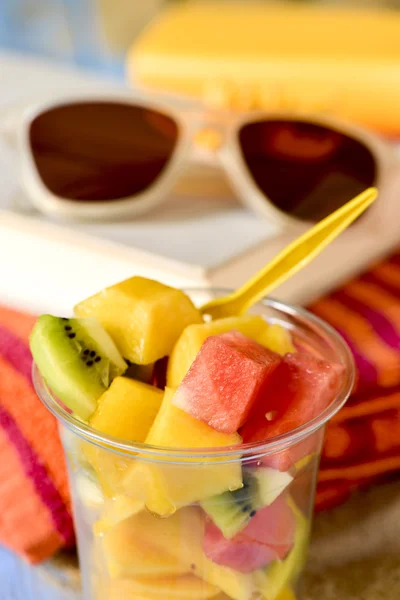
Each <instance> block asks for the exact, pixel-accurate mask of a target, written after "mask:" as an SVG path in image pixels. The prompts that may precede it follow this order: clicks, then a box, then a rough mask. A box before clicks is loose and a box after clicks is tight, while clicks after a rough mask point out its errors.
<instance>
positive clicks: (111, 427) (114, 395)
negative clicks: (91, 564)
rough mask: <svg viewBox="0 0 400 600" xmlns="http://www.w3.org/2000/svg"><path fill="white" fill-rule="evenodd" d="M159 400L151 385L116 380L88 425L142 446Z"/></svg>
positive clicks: (126, 379)
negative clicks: (139, 443) (141, 443)
mask: <svg viewBox="0 0 400 600" xmlns="http://www.w3.org/2000/svg"><path fill="white" fill-rule="evenodd" d="M162 399H163V392H162V391H161V390H159V389H158V388H156V387H154V386H152V385H148V384H146V383H142V382H140V381H135V380H134V379H128V378H127V377H116V378H115V379H114V380H113V382H112V383H111V385H110V387H109V388H108V390H107V391H105V392H104V394H103V395H102V396H100V398H99V400H98V404H97V408H96V410H95V412H94V413H93V415H92V417H91V419H90V421H89V424H90V425H91V426H92V427H93V428H94V429H97V430H98V431H101V432H102V433H107V434H108V435H112V436H114V437H117V438H121V439H122V440H126V441H132V442H144V440H145V439H146V437H147V434H148V432H149V430H150V427H151V426H152V424H153V421H154V419H155V417H156V415H157V413H158V411H159V409H160V406H161V402H162Z"/></svg>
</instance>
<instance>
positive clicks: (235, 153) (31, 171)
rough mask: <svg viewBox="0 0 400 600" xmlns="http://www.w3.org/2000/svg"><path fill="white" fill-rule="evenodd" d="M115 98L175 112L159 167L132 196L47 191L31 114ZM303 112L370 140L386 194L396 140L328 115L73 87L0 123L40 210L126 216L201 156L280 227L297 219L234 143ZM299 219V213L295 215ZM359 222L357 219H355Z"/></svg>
mask: <svg viewBox="0 0 400 600" xmlns="http://www.w3.org/2000/svg"><path fill="white" fill-rule="evenodd" d="M96 101H97V102H100V101H103V102H107V101H108V102H121V103H125V104H131V105H139V106H140V105H143V106H145V107H148V108H149V109H153V110H157V111H159V112H161V113H164V114H166V115H167V116H169V117H171V118H173V119H174V120H175V121H176V123H177V126H178V139H177V143H176V147H175V149H174V151H173V154H172V156H171V158H170V160H169V163H168V165H167V166H166V167H165V169H164V171H163V172H162V173H161V175H160V176H159V177H158V178H157V179H156V180H155V181H154V183H153V184H152V185H151V186H150V187H149V188H148V189H147V190H145V191H143V192H141V193H140V194H137V195H135V196H132V197H127V198H121V199H119V200H110V202H107V201H105V202H104V201H103V202H96V201H83V200H82V201H80V202H75V201H71V200H68V199H67V198H62V197H59V196H56V195H55V194H53V193H52V192H51V191H50V190H49V189H47V187H46V186H45V185H44V183H43V182H42V180H41V177H40V175H39V173H38V171H37V168H36V165H35V162H34V159H33V156H32V150H31V146H30V142H29V129H30V125H31V123H32V121H33V119H34V118H35V117H36V116H37V115H39V114H40V113H42V112H44V111H46V110H49V109H50V108H55V107H57V106H62V105H66V104H71V103H76V102H79V103H81V102H96ZM282 117H284V118H285V119H288V120H296V119H297V120H305V121H307V122H310V123H315V124H319V125H322V126H326V127H329V128H331V129H333V130H336V131H338V132H339V133H344V134H346V135H348V136H350V137H352V138H354V139H356V140H358V141H360V142H361V143H363V144H364V145H365V146H367V147H368V149H369V150H370V152H371V153H372V155H373V156H374V158H375V161H376V165H377V181H376V182H375V186H376V187H377V188H378V190H379V193H380V197H381V196H383V195H385V192H386V189H387V188H388V187H389V186H390V185H391V180H392V174H393V173H394V172H396V174H397V175H398V174H399V161H398V158H397V155H396V151H395V148H394V147H392V146H391V145H390V144H389V143H387V142H385V141H384V140H382V139H380V138H379V137H378V136H376V135H374V134H373V133H370V132H369V131H366V130H364V129H362V128H360V127H357V126H355V125H350V124H348V123H343V122H341V121H339V120H337V119H334V118H331V117H325V116H323V115H315V114H309V113H302V112H287V111H274V112H265V111H249V112H245V113H240V114H238V113H231V112H215V111H210V110H208V109H206V108H197V107H193V106H189V107H187V106H184V107H183V108H176V106H174V103H173V102H172V101H171V100H168V101H166V100H160V101H159V100H158V99H155V98H152V97H150V98H149V97H147V96H144V95H139V94H135V95H134V94H133V93H132V92H129V93H126V94H123V93H120V92H119V93H118V94H113V93H111V94H110V93H109V92H107V93H106V94H99V93H95V94H93V95H92V94H91V95H88V94H85V95H80V94H76V95H73V96H63V97H62V98H59V99H56V100H55V99H52V100H51V101H42V102H36V103H33V104H31V105H30V106H23V107H17V108H13V109H9V110H8V111H6V113H5V115H4V118H2V119H1V123H0V134H1V133H3V134H4V135H5V136H6V139H7V140H9V141H10V142H11V141H14V142H15V145H16V149H17V152H18V154H19V159H20V182H21V186H22V189H23V191H24V192H25V194H26V195H27V197H28V199H29V201H30V202H31V203H32V205H33V206H34V207H35V208H36V209H37V210H38V211H40V212H42V213H44V214H46V215H48V216H51V217H55V218H58V219H61V220H67V221H85V220H93V221H104V220H115V219H120V218H124V217H134V216H139V215H142V214H143V213H146V212H149V211H151V210H152V209H154V208H155V207H156V206H158V205H159V204H161V203H163V202H165V201H166V199H167V197H168V194H169V192H170V191H171V190H172V189H173V187H174V185H175V184H176V183H177V181H178V180H179V178H180V177H181V176H182V172H183V169H184V167H185V166H186V165H187V164H188V163H189V162H190V163H191V162H200V163H201V162H206V163H210V162H211V163H213V162H214V164H215V165H216V166H218V165H219V166H220V167H221V168H222V169H223V171H224V172H225V174H226V176H227V178H228V181H229V182H230V184H231V186H232V188H233V191H234V192H235V195H236V196H237V198H238V199H239V201H240V202H241V203H242V204H243V205H244V206H246V207H248V208H250V209H251V210H253V211H254V212H255V213H256V214H258V215H260V216H261V217H264V218H266V219H267V220H268V221H270V222H273V223H274V224H275V225H276V226H278V228H280V229H284V228H287V227H290V226H292V227H293V226H296V225H299V219H297V218H295V217H292V216H290V215H288V214H287V213H285V212H283V211H281V210H279V209H278V208H277V207H276V206H275V205H274V204H273V203H272V202H271V201H270V200H269V198H268V197H267V196H266V195H265V194H263V192H262V191H261V190H260V189H259V188H258V186H257V184H256V183H255V181H254V179H253V177H252V175H251V174H250V172H249V170H248V168H247V166H246V164H245V161H244V159H243V157H242V153H241V150H240V146H239V136H238V132H239V130H240V128H241V127H242V126H243V125H244V124H246V123H251V122H254V121H258V120H260V119H267V120H268V119H271V120H273V119H276V118H282ZM204 130H206V131H208V130H211V131H215V132H216V133H217V135H218V136H220V139H221V140H222V143H221V144H219V145H218V147H216V148H215V149H213V150H207V151H206V156H205V157H204V149H200V150H203V156H202V153H201V152H198V148H196V141H195V139H196V135H197V134H198V133H199V132H202V131H204ZM379 204H380V202H376V203H375V205H374V206H373V207H372V208H371V209H370V211H369V213H368V215H369V216H370V218H372V219H374V215H373V214H372V213H373V211H376V210H377V208H378V206H379ZM300 223H302V224H303V225H304V224H305V223H306V222H305V221H303V220H302V221H300ZM353 227H357V223H356V224H355V225H354V226H353Z"/></svg>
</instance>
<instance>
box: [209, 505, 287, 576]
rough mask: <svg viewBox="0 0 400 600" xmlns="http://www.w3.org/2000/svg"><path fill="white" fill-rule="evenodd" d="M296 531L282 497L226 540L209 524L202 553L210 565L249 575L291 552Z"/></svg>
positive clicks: (259, 512) (260, 511) (216, 528)
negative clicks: (213, 563) (215, 564)
mask: <svg viewBox="0 0 400 600" xmlns="http://www.w3.org/2000/svg"><path fill="white" fill-rule="evenodd" d="M295 532H296V517H295V514H294V512H293V510H292V508H291V507H290V506H289V504H288V502H287V499H286V497H285V495H280V496H279V497H278V498H277V499H276V500H275V501H274V502H273V503H272V504H270V505H269V506H266V507H264V508H262V509H261V510H259V511H258V512H257V514H256V515H255V516H254V517H253V518H252V519H251V521H250V522H249V524H248V525H247V527H246V528H245V529H243V531H241V532H240V533H238V534H237V535H235V537H233V538H231V539H226V538H225V537H224V536H223V534H222V533H221V531H220V530H219V529H218V527H217V526H216V525H215V524H214V523H213V522H212V521H209V522H207V524H206V527H205V531H204V539H203V549H204V553H205V555H206V556H207V558H209V559H210V560H212V561H213V562H215V563H217V564H219V565H223V566H225V567H229V568H231V569H234V570H235V571H239V572H241V573H251V572H252V571H256V570H257V569H261V568H262V567H265V566H266V565H268V564H270V563H272V562H273V561H275V560H282V559H284V558H285V556H286V555H287V554H288V552H289V551H290V550H291V548H292V546H293V542H294V536H295Z"/></svg>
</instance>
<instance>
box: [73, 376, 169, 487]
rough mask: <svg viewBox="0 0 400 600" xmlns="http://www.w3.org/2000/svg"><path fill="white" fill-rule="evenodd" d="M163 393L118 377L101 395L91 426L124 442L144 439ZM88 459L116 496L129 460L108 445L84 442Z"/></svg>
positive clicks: (102, 483) (98, 475) (137, 382)
mask: <svg viewBox="0 0 400 600" xmlns="http://www.w3.org/2000/svg"><path fill="white" fill-rule="evenodd" d="M162 399H163V392H162V391H161V390H159V389H157V388H155V387H153V386H151V385H147V384H146V383H141V382H140V381H135V380H133V379H127V378H126V377H116V378H115V379H114V380H113V382H112V384H111V386H110V387H109V388H108V390H107V391H105V392H104V394H103V395H102V396H101V397H100V398H99V401H98V405H97V409H96V410H95V412H94V414H93V415H92V417H91V419H90V425H91V426H92V427H93V428H94V429H97V430H98V431H100V432H102V433H106V434H108V435H112V436H114V437H117V438H120V439H121V440H125V441H135V442H144V440H145V439H146V436H147V434H148V431H149V429H150V427H151V426H152V424H153V421H154V419H155V417H156V414H157V413H158V410H159V408H160V406H161V402H162ZM82 448H83V452H84V454H85V456H86V459H87V461H88V462H89V463H90V464H91V465H92V467H93V468H94V470H95V471H96V474H97V477H98V479H99V481H100V483H101V485H102V487H103V491H104V493H105V494H106V495H107V496H114V494H115V486H116V485H117V483H118V480H119V478H120V477H121V473H122V472H123V471H125V470H126V468H127V467H128V465H129V463H130V461H129V459H127V458H124V457H122V456H119V455H118V454H113V453H112V452H111V451H110V450H108V449H107V448H106V447H103V448H101V447H99V446H96V445H95V444H90V443H88V442H83V443H82Z"/></svg>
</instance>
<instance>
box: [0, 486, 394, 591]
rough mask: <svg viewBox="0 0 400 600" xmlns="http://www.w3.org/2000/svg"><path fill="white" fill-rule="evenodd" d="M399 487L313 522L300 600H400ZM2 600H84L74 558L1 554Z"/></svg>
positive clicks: (361, 498) (365, 496) (360, 497)
mask: <svg viewBox="0 0 400 600" xmlns="http://www.w3.org/2000/svg"><path fill="white" fill-rule="evenodd" d="M399 598H400V482H398V483H394V484H391V485H386V486H381V487H379V488H375V489H372V490H370V491H369V492H368V493H365V494H360V495H357V496H355V497H354V498H353V499H352V500H351V501H350V502H348V503H347V504H345V505H344V506H342V507H340V508H338V509H336V510H334V511H332V512H329V513H326V514H321V515H319V516H318V517H317V518H316V519H315V523H314V531H313V539H312V544H311V548H310V555H309V560H308V565H307V571H306V575H305V578H304V589H303V596H302V599H301V600H399ZM0 599H1V600H81V596H80V593H79V571H78V568H77V563H76V558H75V556H74V555H73V554H67V553H65V554H61V555H59V556H58V557H56V558H55V559H53V560H52V561H49V562H48V563H45V564H43V565H41V566H39V567H36V568H32V567H29V566H27V565H25V564H24V563H23V562H22V561H21V560H20V559H18V558H16V557H15V556H13V555H12V554H10V553H9V552H7V551H5V550H4V549H3V550H2V549H0Z"/></svg>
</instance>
